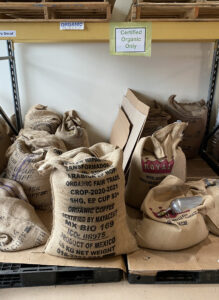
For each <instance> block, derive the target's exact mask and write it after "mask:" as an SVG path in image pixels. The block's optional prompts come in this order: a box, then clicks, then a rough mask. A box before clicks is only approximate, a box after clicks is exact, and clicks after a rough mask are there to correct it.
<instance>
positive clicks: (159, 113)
mask: <svg viewBox="0 0 219 300" xmlns="http://www.w3.org/2000/svg"><path fill="white" fill-rule="evenodd" d="M170 119H171V116H170V115H169V114H168V113H167V112H165V111H164V109H163V107H162V106H161V105H160V104H159V103H157V102H156V101H154V102H153V106H152V107H150V110H149V114H148V117H147V120H146V123H145V126H144V129H143V131H142V135H141V136H142V137H146V136H150V135H152V134H153V133H154V132H155V131H157V130H159V129H161V128H163V127H165V126H167V125H168V121H169V120H170Z"/></svg>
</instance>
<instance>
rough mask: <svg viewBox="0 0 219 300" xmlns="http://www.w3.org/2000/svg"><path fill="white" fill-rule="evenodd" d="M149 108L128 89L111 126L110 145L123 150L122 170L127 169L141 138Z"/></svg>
mask: <svg viewBox="0 0 219 300" xmlns="http://www.w3.org/2000/svg"><path fill="white" fill-rule="evenodd" d="M149 109H150V107H149V106H147V105H146V104H144V103H143V102H141V101H140V100H139V99H138V98H137V96H136V95H135V93H134V92H133V91H132V90H130V89H128V91H127V93H126V95H125V96H124V98H123V101H122V105H121V108H120V109H119V113H118V116H117V118H116V121H115V123H114V125H113V128H112V132H111V137H110V143H111V144H113V145H115V146H119V147H120V148H121V149H123V152H124V156H123V170H124V172H125V174H126V173H127V171H128V169H129V163H130V160H131V156H132V153H133V151H134V149H135V146H136V144H137V142H138V140H139V139H140V137H141V133H142V130H143V129H144V125H145V122H146V120H147V116H148V113H149Z"/></svg>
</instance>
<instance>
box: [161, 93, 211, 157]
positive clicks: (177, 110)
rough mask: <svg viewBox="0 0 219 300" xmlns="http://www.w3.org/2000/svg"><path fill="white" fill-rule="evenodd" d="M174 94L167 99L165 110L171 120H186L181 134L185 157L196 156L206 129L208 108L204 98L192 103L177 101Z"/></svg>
mask: <svg viewBox="0 0 219 300" xmlns="http://www.w3.org/2000/svg"><path fill="white" fill-rule="evenodd" d="M175 97H176V96H175V95H172V96H170V98H169V100H168V106H167V111H168V113H169V114H170V115H171V116H172V118H171V122H175V121H177V120H181V121H183V122H188V127H187V128H186V130H185V132H184V136H183V140H182V143H181V144H180V146H181V147H182V150H183V152H184V153H185V155H186V158H193V157H196V156H197V155H198V153H199V148H200V146H201V143H202V139H203V137H204V134H205V130H206V123H207V114H208V109H207V106H206V103H205V101H204V100H200V101H197V102H193V103H178V102H177V101H176V100H175Z"/></svg>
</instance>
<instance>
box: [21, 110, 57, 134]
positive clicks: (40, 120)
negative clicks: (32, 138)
mask: <svg viewBox="0 0 219 300" xmlns="http://www.w3.org/2000/svg"><path fill="white" fill-rule="evenodd" d="M61 122H62V117H61V116H60V114H58V113H56V112H53V111H51V110H48V109H47V106H44V105H41V104H38V105H35V106H33V107H31V108H30V110H29V111H28V112H27V114H26V116H25V119H24V128H30V129H33V130H45V131H48V132H49V133H51V134H54V133H55V132H56V129H57V128H58V126H59V125H60V124H61Z"/></svg>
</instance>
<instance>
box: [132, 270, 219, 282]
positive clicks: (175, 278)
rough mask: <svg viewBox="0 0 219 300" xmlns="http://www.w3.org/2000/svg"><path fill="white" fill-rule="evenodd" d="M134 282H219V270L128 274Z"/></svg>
mask: <svg viewBox="0 0 219 300" xmlns="http://www.w3.org/2000/svg"><path fill="white" fill-rule="evenodd" d="M128 282H129V283H134V284H201V283H219V270H211V271H161V272H158V273H157V274H156V275H155V276H146V275H137V274H131V273H129V274H128Z"/></svg>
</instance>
